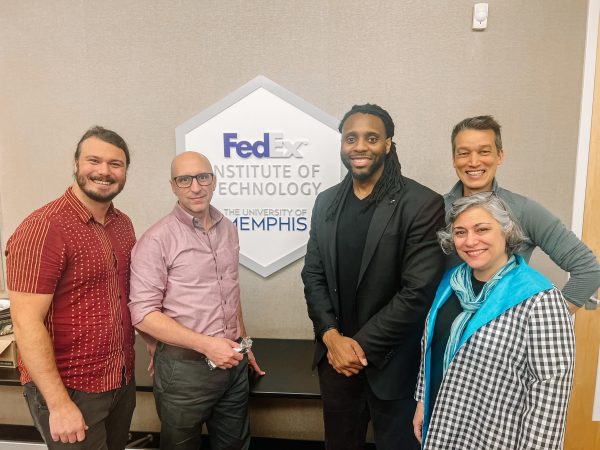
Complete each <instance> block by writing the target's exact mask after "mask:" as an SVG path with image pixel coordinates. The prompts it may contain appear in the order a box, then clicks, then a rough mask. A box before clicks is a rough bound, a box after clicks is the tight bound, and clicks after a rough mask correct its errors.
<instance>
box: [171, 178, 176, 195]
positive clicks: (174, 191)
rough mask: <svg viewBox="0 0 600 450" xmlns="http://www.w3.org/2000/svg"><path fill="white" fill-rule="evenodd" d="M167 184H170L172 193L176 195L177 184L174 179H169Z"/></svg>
mask: <svg viewBox="0 0 600 450" xmlns="http://www.w3.org/2000/svg"><path fill="white" fill-rule="evenodd" d="M169 184H170V185H171V191H173V194H175V195H177V185H176V184H175V181H173V179H169Z"/></svg>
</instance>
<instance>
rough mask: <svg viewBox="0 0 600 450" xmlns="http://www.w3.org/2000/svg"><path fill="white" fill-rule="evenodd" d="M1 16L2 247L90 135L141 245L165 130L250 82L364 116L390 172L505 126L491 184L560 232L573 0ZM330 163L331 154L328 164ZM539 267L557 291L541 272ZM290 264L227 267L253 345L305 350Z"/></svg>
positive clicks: (435, 179)
mask: <svg viewBox="0 0 600 450" xmlns="http://www.w3.org/2000/svg"><path fill="white" fill-rule="evenodd" d="M473 3H475V2H474V1H473V0H469V1H467V0H455V1H452V2H438V1H433V0H427V1H422V0H404V1H394V2H392V1H383V0H373V1H370V2H365V1H347V0H330V1H324V0H314V1H308V0H297V1H294V2H292V1H266V0H263V1H221V2H217V1H214V2H209V1H153V2H147V1H143V0H136V1H103V2H93V1H66V0H64V1H51V2H48V1H41V0H38V1H27V0H20V1H18V2H17V1H3V2H0V235H1V243H2V246H4V245H5V243H6V240H7V238H8V237H9V236H10V234H11V233H12V232H13V231H14V229H15V227H16V226H17V225H18V224H19V222H20V221H21V220H22V219H23V218H24V217H25V216H26V215H27V214H28V213H29V212H31V211H32V210H33V209H35V208H37V207H39V206H41V205H42V204H44V203H45V202H47V201H50V200H52V199H53V198H55V197H57V196H58V195H60V194H61V193H62V192H63V191H64V189H65V187H66V186H67V185H68V184H69V183H70V182H71V180H72V179H71V159H72V152H73V150H74V145H75V143H76V142H77V140H78V138H79V136H80V135H81V134H82V133H83V131H84V130H85V129H86V128H87V127H89V126H90V125H93V124H102V125H104V126H106V127H110V128H113V129H115V130H116V131H118V132H119V133H121V134H122V135H123V136H124V137H125V138H126V140H127V141H128V143H129V145H130V147H131V149H132V161H133V162H132V165H131V168H130V171H129V179H128V183H127V186H126V188H125V191H124V192H123V193H122V194H121V195H120V196H119V197H118V198H117V201H116V203H117V206H118V207H119V208H121V209H123V210H124V211H126V212H127V213H128V214H129V215H130V216H131V217H132V219H133V221H134V225H135V227H136V230H137V233H138V235H140V234H141V233H142V232H143V231H144V230H145V229H146V228H148V226H149V225H151V224H152V223H153V222H155V221H156V220H158V219H159V218H160V217H161V216H162V215H164V214H165V213H167V212H168V211H169V210H170V209H171V207H172V205H173V202H174V198H173V196H172V194H171V192H170V190H169V187H168V185H167V178H168V167H169V162H170V160H171V158H172V157H173V155H174V152H175V127H176V126H177V125H179V124H180V123H182V122H183V121H185V120H186V119H188V118H190V117H192V116H193V115H194V114H196V113H197V112H199V111H201V110H203V109H205V108H206V107H208V106H210V105H212V104H213V103H214V102H216V101H218V100H220V99H221V98H222V97H224V96H225V95H227V94H228V93H230V92H231V91H233V90H235V89H237V88H238V87H239V86H241V85H242V84H244V83H246V82H248V81H249V80H251V79H253V78H254V77H255V76H257V75H259V74H262V75H265V76H267V77H268V78H270V79H272V80H273V81H275V82H276V83H278V84H280V85H282V86H283V87H285V88H287V89H289V90H291V91H292V92H294V93H296V94H298V95H299V96H301V97H303V98H304V99H306V100H307V101H309V102H311V103H313V104H314V105H315V106H317V107H318V108H320V109H322V110H323V111H325V112H327V113H329V114H331V115H333V116H335V117H340V116H341V115H343V113H344V112H345V111H346V110H347V109H348V108H349V107H350V106H351V105H352V104H354V103H362V102H367V101H368V102H376V103H379V104H381V105H382V106H384V107H385V108H386V109H388V110H389V111H390V113H391V114H392V116H393V117H394V119H395V121H396V127H397V135H396V138H395V139H396V141H397V143H398V149H399V154H400V159H401V162H402V165H403V168H404V171H405V174H406V175H408V176H410V177H413V178H415V179H417V180H418V181H421V182H423V183H425V184H427V185H429V186H431V187H432V188H433V189H435V190H437V191H439V192H445V191H447V190H448V189H449V187H450V186H451V185H452V184H453V183H454V181H455V175H454V172H453V170H452V167H451V164H450V147H449V133H450V130H451V127H452V125H453V124H454V123H456V122H457V121H459V120H460V119H462V118H464V117H466V116H469V115H475V114H485V113H491V114H494V115H495V116H496V118H497V119H498V120H499V121H500V122H501V123H502V125H503V126H504V133H503V134H504V136H503V138H504V144H505V150H506V158H505V164H504V165H503V167H502V168H501V169H500V173H499V177H498V178H499V180H500V182H501V183H502V184H503V185H504V186H505V187H507V188H509V189H512V190H514V191H517V192H520V193H523V194H525V195H528V196H531V197H532V198H534V199H536V200H538V201H540V202H541V203H543V204H544V205H546V206H547V207H548V208H550V209H551V210H552V211H553V212H554V213H555V214H557V215H558V216H559V217H560V218H561V219H563V221H565V222H566V223H570V216H571V210H572V206H571V204H572V196H573V185H574V180H573V176H574V168H575V157H576V154H575V152H576V147H577V127H578V120H579V104H580V92H581V80H582V67H583V54H584V53H583V52H584V44H585V42H584V39H585V24H586V6H587V2H586V1H584V0H571V1H569V2H566V1H563V0H529V1H527V2H523V1H520V0H505V1H502V2H491V3H490V16H489V27H488V29H487V30H486V31H484V32H473V31H471V29H470V21H471V15H472V5H473ZM331 151H333V152H337V149H333V148H332V149H331ZM534 261H535V262H536V264H537V266H538V267H539V268H541V269H542V270H543V271H544V272H546V273H548V274H549V275H550V276H551V277H552V278H553V280H554V281H555V282H557V283H559V284H562V282H563V279H564V275H563V274H562V273H561V272H560V271H559V270H557V269H556V268H554V267H553V265H551V264H550V263H549V262H548V261H547V260H546V259H545V258H536V259H534ZM301 268H302V261H298V262H296V263H294V264H292V265H291V266H289V267H288V268H286V269H284V270H282V271H280V272H278V273H276V274H274V275H272V276H271V277H270V278H268V279H266V280H265V279H262V278H261V277H259V276H257V275H255V274H253V273H251V272H249V271H248V270H246V269H244V268H242V269H241V281H242V289H243V301H244V311H245V316H246V323H247V327H248V329H249V330H250V333H251V334H252V335H253V336H259V337H289V338H310V337H311V326H310V323H309V321H308V319H307V318H306V308H305V304H304V300H303V295H302V286H301V282H300V279H299V272H300V270H301Z"/></svg>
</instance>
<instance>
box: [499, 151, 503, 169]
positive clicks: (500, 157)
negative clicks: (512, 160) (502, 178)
mask: <svg viewBox="0 0 600 450" xmlns="http://www.w3.org/2000/svg"><path fill="white" fill-rule="evenodd" d="M502 161H504V150H503V149H500V150H498V165H500V164H502Z"/></svg>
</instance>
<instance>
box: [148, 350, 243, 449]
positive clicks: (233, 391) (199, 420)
mask: <svg viewBox="0 0 600 450" xmlns="http://www.w3.org/2000/svg"><path fill="white" fill-rule="evenodd" d="M163 350H164V347H163V344H161V343H159V344H158V346H157V349H156V352H155V354H154V369H155V373H154V399H155V401H156V410H157V412H158V416H159V417H160V420H161V431H160V448H161V449H162V450H175V449H176V450H188V449H189V450H197V449H198V448H199V447H200V441H201V432H202V425H203V424H206V427H207V429H208V435H209V440H210V448H211V450H247V449H248V447H249V446H250V430H249V426H248V393H249V384H248V358H246V357H244V359H243V360H242V361H240V364H239V365H237V366H236V367H234V368H232V369H228V370H222V369H214V370H210V369H209V367H208V364H207V363H206V361H205V360H204V359H198V360H185V359H179V358H173V357H171V356H170V355H169V354H167V352H165V351H163Z"/></svg>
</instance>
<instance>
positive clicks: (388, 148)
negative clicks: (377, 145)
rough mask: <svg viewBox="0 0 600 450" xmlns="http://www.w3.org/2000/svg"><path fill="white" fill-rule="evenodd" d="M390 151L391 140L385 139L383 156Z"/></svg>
mask: <svg viewBox="0 0 600 450" xmlns="http://www.w3.org/2000/svg"><path fill="white" fill-rule="evenodd" d="M391 149H392V138H391V137H389V138H385V154H386V155H387V154H389V153H390V150H391Z"/></svg>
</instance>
